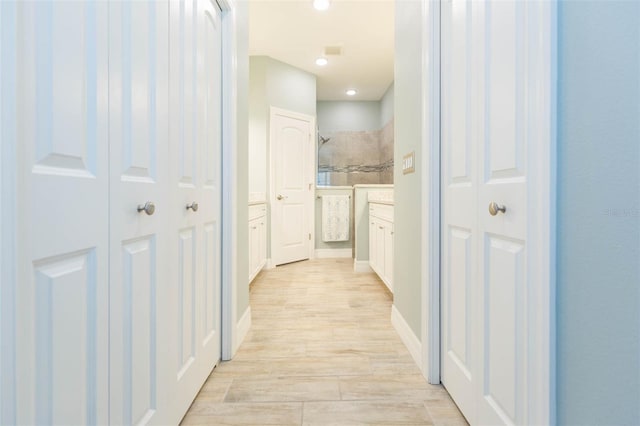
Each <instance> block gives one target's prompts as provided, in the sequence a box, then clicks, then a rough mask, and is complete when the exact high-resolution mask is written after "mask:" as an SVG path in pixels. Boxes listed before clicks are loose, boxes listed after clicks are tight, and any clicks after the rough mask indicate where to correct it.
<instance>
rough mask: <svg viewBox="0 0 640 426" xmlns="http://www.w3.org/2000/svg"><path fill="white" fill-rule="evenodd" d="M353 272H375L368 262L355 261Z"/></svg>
mask: <svg viewBox="0 0 640 426" xmlns="http://www.w3.org/2000/svg"><path fill="white" fill-rule="evenodd" d="M353 271H354V272H373V269H371V265H369V261H368V260H356V259H353Z"/></svg>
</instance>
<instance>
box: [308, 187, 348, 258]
mask: <svg viewBox="0 0 640 426" xmlns="http://www.w3.org/2000/svg"><path fill="white" fill-rule="evenodd" d="M322 195H350V196H351V199H352V200H353V188H351V187H348V188H339V187H338V188H330V189H323V188H316V201H315V211H316V224H315V233H316V248H317V249H346V248H352V247H353V203H352V204H351V210H350V212H349V223H350V225H351V230H350V231H349V241H336V242H331V243H326V242H324V241H322V199H320V198H318V197H320V196H322Z"/></svg>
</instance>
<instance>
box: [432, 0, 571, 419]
mask: <svg viewBox="0 0 640 426" xmlns="http://www.w3.org/2000/svg"><path fill="white" fill-rule="evenodd" d="M442 1H451V0H439V1H433V0H422V17H421V18H422V22H426V23H428V25H423V26H422V34H421V50H422V67H423V72H422V86H421V87H422V93H421V98H422V147H423V152H424V153H425V155H423V156H422V159H421V166H422V169H423V170H424V171H425V172H424V173H425V175H424V176H425V180H426V182H425V184H424V185H423V186H422V194H421V195H422V205H421V208H422V212H423V214H422V220H421V229H422V235H421V237H422V253H423V255H422V257H423V262H422V266H421V268H422V269H421V277H422V278H421V290H422V297H421V313H422V324H423V327H422V331H421V341H422V342H423V345H422V365H421V366H420V367H421V369H422V371H423V373H424V375H425V376H426V377H427V379H428V380H429V383H432V384H439V383H440V358H441V347H440V342H441V339H440V333H441V325H440V318H441V317H440V315H441V311H440V293H441V291H440V290H441V285H442V282H441V274H440V265H441V248H442V246H441V214H442V206H441V185H440V179H441V167H442V159H441V129H440V119H441V117H440V102H441V99H440V93H441V90H440V89H441V86H440V73H441V64H440V59H441V52H440V46H441V28H440V10H441V7H440V5H441V2H442ZM557 8H558V6H557V1H556V0H551V1H549V2H530V3H529V4H528V5H527V11H528V12H529V13H528V16H529V19H531V20H533V21H534V23H535V24H536V27H537V28H542V30H541V31H540V32H536V33H535V34H533V33H531V34H528V35H529V36H530V37H528V39H529V40H533V42H536V41H537V44H536V45H534V48H533V49H530V50H531V51H530V52H529V53H528V58H527V59H529V60H530V62H531V63H532V64H535V67H534V68H532V69H533V70H534V72H535V73H536V74H537V76H538V78H537V79H536V80H534V81H533V82H532V80H531V79H530V80H529V84H534V85H535V86H536V88H537V91H536V93H537V94H538V96H537V97H536V98H535V99H532V100H531V102H532V103H533V104H534V105H535V106H536V107H537V108H535V110H534V109H531V111H529V114H530V117H531V118H532V119H533V120H536V121H537V122H539V123H542V125H541V126H540V127H538V128H537V129H536V130H537V132H536V133H535V134H530V135H528V136H529V139H530V140H534V141H537V142H538V143H529V144H528V145H529V146H528V147H527V153H526V155H527V157H526V167H527V169H528V170H548V171H549V173H540V174H538V175H535V176H533V177H532V179H531V180H530V181H529V185H530V187H529V191H528V197H527V204H528V206H533V208H529V217H528V219H527V232H528V234H529V250H528V254H527V258H526V262H527V264H528V270H529V272H528V275H527V280H528V281H530V282H533V283H545V284H546V285H539V286H535V285H534V286H531V287H532V288H530V289H529V291H530V294H529V296H530V299H529V300H531V301H532V302H531V304H530V305H529V306H528V307H529V308H534V309H529V312H527V316H528V323H529V324H530V326H529V330H528V333H529V338H530V340H531V341H532V342H534V344H533V345H532V346H533V347H535V348H537V350H536V351H535V353H531V352H530V353H528V355H529V359H530V362H529V364H528V371H527V377H528V380H527V393H528V395H529V401H528V402H529V410H528V412H529V418H528V419H527V420H528V423H531V424H556V379H555V378H556V312H555V297H556V296H555V295H556V187H557V183H556V164H557V163H556V160H557V157H556V153H557V149H556V147H557V145H556V144H557V138H556V136H557V132H556V116H557V115H556V107H557V86H556V82H557V67H558V65H557V62H558V61H557V55H556V52H557V43H558V38H557ZM432 94H436V95H435V96H433V95H432ZM434 206H435V208H434ZM531 253H534V255H531Z"/></svg>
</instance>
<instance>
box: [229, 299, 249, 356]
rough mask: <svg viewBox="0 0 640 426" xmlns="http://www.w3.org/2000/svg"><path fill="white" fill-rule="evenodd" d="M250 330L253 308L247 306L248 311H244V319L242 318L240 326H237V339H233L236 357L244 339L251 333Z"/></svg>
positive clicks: (239, 322)
mask: <svg viewBox="0 0 640 426" xmlns="http://www.w3.org/2000/svg"><path fill="white" fill-rule="evenodd" d="M250 328H251V306H247V310H245V311H244V314H242V317H240V320H239V321H238V324H236V333H235V334H236V335H235V339H233V340H234V342H233V354H234V355H235V354H236V351H237V350H238V348H239V347H240V345H241V344H242V342H243V341H244V338H245V337H247V333H248V332H249V329H250Z"/></svg>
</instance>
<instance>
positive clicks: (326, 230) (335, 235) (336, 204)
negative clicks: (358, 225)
mask: <svg viewBox="0 0 640 426" xmlns="http://www.w3.org/2000/svg"><path fill="white" fill-rule="evenodd" d="M350 200H351V197H349V196H348V195H323V196H322V241H325V242H331V241H349V210H350V209H349V203H350Z"/></svg>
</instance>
